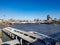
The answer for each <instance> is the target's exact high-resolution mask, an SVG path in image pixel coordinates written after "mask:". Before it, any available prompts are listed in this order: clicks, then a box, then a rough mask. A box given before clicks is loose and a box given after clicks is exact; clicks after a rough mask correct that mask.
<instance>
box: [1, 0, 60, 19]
mask: <svg viewBox="0 0 60 45" xmlns="http://www.w3.org/2000/svg"><path fill="white" fill-rule="evenodd" d="M48 14H49V15H51V17H52V18H60V0H0V18H3V15H6V19H10V18H13V19H21V20H24V19H25V20H33V19H36V18H39V19H46V17H47V15H48Z"/></svg>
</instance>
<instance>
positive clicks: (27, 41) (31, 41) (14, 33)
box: [2, 27, 55, 45]
mask: <svg viewBox="0 0 60 45" xmlns="http://www.w3.org/2000/svg"><path fill="white" fill-rule="evenodd" d="M2 31H3V32H4V33H6V34H7V35H9V36H10V37H11V38H12V39H14V40H15V41H16V40H18V41H19V44H20V45H37V44H38V45H46V44H47V45H49V44H50V45H55V41H54V40H53V39H52V38H50V37H48V36H46V35H43V34H40V36H39V35H37V34H35V33H29V32H26V31H22V30H19V29H15V28H11V27H7V28H4V29H3V30H2ZM47 39H48V40H47ZM49 40H50V41H49ZM15 41H14V42H15Z"/></svg>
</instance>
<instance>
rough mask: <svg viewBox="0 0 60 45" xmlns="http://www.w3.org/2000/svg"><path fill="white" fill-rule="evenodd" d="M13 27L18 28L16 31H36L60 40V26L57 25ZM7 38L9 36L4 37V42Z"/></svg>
mask: <svg viewBox="0 0 60 45" xmlns="http://www.w3.org/2000/svg"><path fill="white" fill-rule="evenodd" d="M11 27H13V28H16V29H21V30H24V31H35V32H38V33H42V34H45V35H49V36H51V37H52V38H55V39H57V40H60V36H59V34H60V25H56V24H50V25H49V24H14V25H12V26H11ZM3 35H4V34H3ZM6 37H7V36H5V35H4V36H3V38H2V39H3V40H4V39H5V38H6ZM7 39H9V40H10V38H7ZM7 39H5V40H7ZM5 40H4V41H5Z"/></svg>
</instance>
